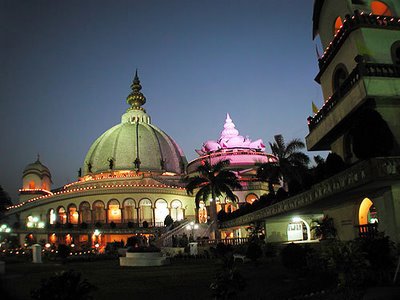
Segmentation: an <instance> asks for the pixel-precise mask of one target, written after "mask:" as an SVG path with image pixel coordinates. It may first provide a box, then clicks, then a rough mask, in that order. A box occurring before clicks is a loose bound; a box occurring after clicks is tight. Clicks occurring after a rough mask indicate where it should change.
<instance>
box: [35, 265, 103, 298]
mask: <svg viewBox="0 0 400 300" xmlns="http://www.w3.org/2000/svg"><path fill="white" fill-rule="evenodd" d="M94 290H96V287H95V286H94V285H92V284H90V283H89V282H88V281H87V280H86V279H84V280H81V273H79V272H74V271H73V270H70V271H62V272H60V273H56V274H55V275H54V276H52V277H50V278H48V279H43V280H42V282H41V284H40V287H39V288H38V289H36V290H33V291H31V296H32V299H37V300H42V299H66V300H67V299H74V300H86V299H92V297H91V293H92V292H93V291H94Z"/></svg>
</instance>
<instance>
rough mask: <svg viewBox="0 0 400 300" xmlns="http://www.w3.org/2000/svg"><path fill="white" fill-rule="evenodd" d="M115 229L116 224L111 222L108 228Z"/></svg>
mask: <svg viewBox="0 0 400 300" xmlns="http://www.w3.org/2000/svg"><path fill="white" fill-rule="evenodd" d="M116 227H117V224H115V222H114V221H111V223H110V228H111V229H115V228H116Z"/></svg>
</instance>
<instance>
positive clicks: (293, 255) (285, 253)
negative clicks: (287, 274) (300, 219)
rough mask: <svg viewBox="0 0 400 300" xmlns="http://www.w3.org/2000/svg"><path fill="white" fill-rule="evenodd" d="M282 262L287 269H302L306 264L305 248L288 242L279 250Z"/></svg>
mask: <svg viewBox="0 0 400 300" xmlns="http://www.w3.org/2000/svg"><path fill="white" fill-rule="evenodd" d="M281 259H282V264H283V265H284V266H285V267H286V268H288V269H295V270H299V269H303V268H305V267H306V265H307V253H306V251H305V249H304V248H303V247H302V246H300V245H298V244H294V243H290V244H289V245H287V246H286V247H285V248H283V249H282V252H281Z"/></svg>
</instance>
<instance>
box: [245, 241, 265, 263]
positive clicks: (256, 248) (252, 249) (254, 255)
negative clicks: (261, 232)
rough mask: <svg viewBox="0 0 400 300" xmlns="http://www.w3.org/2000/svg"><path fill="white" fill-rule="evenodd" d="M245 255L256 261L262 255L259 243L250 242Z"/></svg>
mask: <svg viewBox="0 0 400 300" xmlns="http://www.w3.org/2000/svg"><path fill="white" fill-rule="evenodd" d="M246 256H247V257H248V258H250V259H251V260H252V261H253V262H256V261H257V260H258V259H259V258H260V257H261V256H262V250H261V247H260V245H259V244H257V243H255V242H252V243H249V245H248V247H247V252H246Z"/></svg>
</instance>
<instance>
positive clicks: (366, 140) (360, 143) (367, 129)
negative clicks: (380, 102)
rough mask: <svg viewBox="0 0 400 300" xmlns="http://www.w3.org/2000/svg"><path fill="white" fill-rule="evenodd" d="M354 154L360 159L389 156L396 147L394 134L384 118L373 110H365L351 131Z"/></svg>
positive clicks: (357, 118)
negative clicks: (394, 146)
mask: <svg viewBox="0 0 400 300" xmlns="http://www.w3.org/2000/svg"><path fill="white" fill-rule="evenodd" d="M350 136H351V137H352V144H353V152H354V154H355V155H356V156H357V157H358V158H359V159H368V158H372V157H379V156H389V155H390V152H391V150H392V149H393V145H394V138H393V134H392V132H391V130H390V128H389V126H388V125H387V123H386V122H385V120H383V118H382V116H381V115H380V114H379V113H378V112H377V111H375V110H373V109H370V108H368V109H364V110H363V111H361V112H360V113H359V115H358V116H357V117H356V119H355V121H354V124H353V126H352V128H351V129H350Z"/></svg>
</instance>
